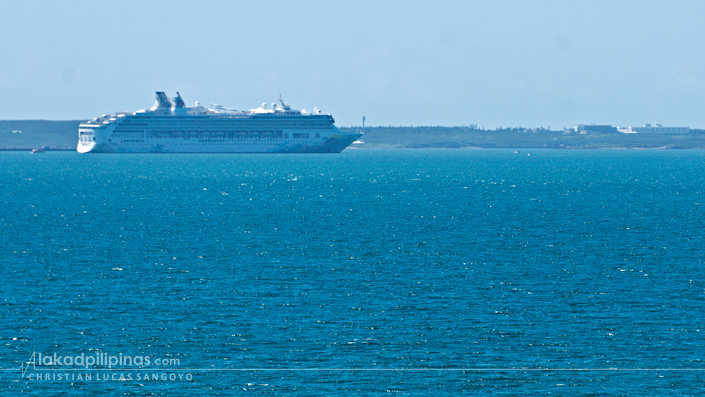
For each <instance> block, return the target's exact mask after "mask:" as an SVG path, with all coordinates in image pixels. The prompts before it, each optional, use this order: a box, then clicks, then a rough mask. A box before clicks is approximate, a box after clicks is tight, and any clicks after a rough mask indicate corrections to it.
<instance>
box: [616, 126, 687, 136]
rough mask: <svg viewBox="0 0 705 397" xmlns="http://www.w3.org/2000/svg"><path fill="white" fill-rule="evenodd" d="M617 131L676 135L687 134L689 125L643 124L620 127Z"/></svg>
mask: <svg viewBox="0 0 705 397" xmlns="http://www.w3.org/2000/svg"><path fill="white" fill-rule="evenodd" d="M618 130H619V132H621V133H623V134H635V133H639V134H665V135H677V134H688V133H689V132H690V128H689V127H664V126H663V125H661V124H644V126H643V127H620V128H618Z"/></svg>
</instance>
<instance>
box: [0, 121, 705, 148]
mask: <svg viewBox="0 0 705 397" xmlns="http://www.w3.org/2000/svg"><path fill="white" fill-rule="evenodd" d="M81 122H82V121H79V120H69V121H51V120H0V150H3V151H25V150H32V149H36V148H44V149H45V150H55V151H72V150H75V147H76V144H77V143H78V125H79V124H80V123H81ZM339 129H340V130H341V132H348V133H349V132H358V131H360V130H362V129H361V128H360V127H339ZM362 140H363V141H364V142H365V143H364V144H362V145H351V146H350V147H349V149H353V150H357V149H363V150H371V149H512V150H537V149H611V150H617V149H705V130H698V129H694V130H691V132H690V133H688V134H679V135H665V134H643V133H636V134H623V133H618V132H614V133H599V132H590V133H587V134H577V133H567V132H566V131H562V130H561V131H552V130H546V129H531V130H529V129H526V128H515V127H512V128H498V129H494V130H485V129H478V128H477V127H475V126H467V127H463V126H460V127H442V126H434V127H366V128H365V129H364V135H363V137H362Z"/></svg>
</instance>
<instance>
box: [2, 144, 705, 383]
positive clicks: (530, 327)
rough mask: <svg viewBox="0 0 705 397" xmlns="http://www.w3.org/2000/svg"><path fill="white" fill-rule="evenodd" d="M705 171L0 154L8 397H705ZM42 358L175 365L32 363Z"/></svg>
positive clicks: (629, 156) (636, 165)
mask: <svg viewBox="0 0 705 397" xmlns="http://www.w3.org/2000/svg"><path fill="white" fill-rule="evenodd" d="M704 169H705V152H701V151H659V150H654V151H638V150H632V151H608V150H604V151H569V150H565V151H548V150H544V151H541V150H538V151H533V156H531V157H529V156H526V155H525V154H524V153H522V154H514V153H512V151H510V150H352V149H348V150H346V151H344V152H343V153H342V154H340V155H129V154H123V155H78V154H76V153H68V152H66V153H58V152H48V153H45V154H41V155H30V154H28V153H19V152H5V153H0V247H2V251H1V252H2V254H0V269H2V277H3V281H2V282H1V283H0V293H1V301H0V320H1V324H2V332H1V334H0V336H1V342H2V343H1V344H0V358H1V362H0V367H1V368H2V369H3V371H2V372H0V376H1V377H2V378H0V379H2V389H0V390H2V392H1V393H2V395H8V396H10V395H17V394H20V393H25V394H36V395H39V394H43V393H50V394H51V393H57V392H61V393H63V394H64V395H100V394H104V393H105V392H110V393H113V394H121V395H164V396H168V395H199V394H202V395H214V396H219V395H238V394H245V393H249V394H253V393H254V394H264V395H290V396H292V395H306V396H327V395H379V394H386V393H396V394H398V395H413V396H426V395H458V394H461V393H462V394H483V395H484V394H506V395H518V394H532V395H566V396H568V395H698V394H701V393H702V392H703V390H704V389H705V384H704V381H705V362H703V360H704V359H705V341H704V338H703V336H704V335H705V321H704V320H705V316H704V313H705V310H703V309H704V307H703V306H704V303H705V269H704V267H703V265H704V261H705V257H704V254H705V249H704V248H703V247H704V246H705V244H704V243H705V233H704V226H705V221H704V219H705V217H704V216H703V215H704V213H703V205H705V173H704V172H703V170H704ZM33 353H34V354H35V355H36V354H37V353H42V354H43V355H44V356H45V357H46V356H47V355H48V356H51V355H53V354H57V355H60V356H77V355H81V354H85V355H86V356H90V355H100V354H106V355H113V356H118V355H119V354H122V355H123V356H131V357H137V356H141V357H145V356H146V357H151V358H152V360H154V359H155V358H175V359H178V360H179V361H178V364H177V365H171V366H163V367H159V366H154V365H152V366H142V367H141V368H138V367H136V366H118V367H120V368H118V370H112V369H111V370H107V369H106V367H101V366H99V365H96V366H94V367H93V368H91V369H92V371H89V370H86V371H82V370H80V369H81V368H80V367H75V366H68V365H36V364H35V365H34V366H32V367H31V368H30V369H29V370H26V371H25V373H22V372H23V371H21V370H20V366H21V365H23V363H26V362H27V361H30V358H31V357H32V354H33ZM40 364H41V363H40ZM64 364H66V363H65V362H64ZM25 365H26V364H25ZM25 369H26V368H25ZM61 374H63V375H64V376H63V377H61V378H58V377H57V376H58V375H61ZM153 374H157V375H158V376H162V375H164V376H165V377H166V380H163V379H153V378H151V376H152V375H153ZM30 375H33V376H32V377H30ZM77 375H81V379H80V380H77V378H76V376H77ZM87 375H91V376H92V377H91V378H90V380H87V379H88V376H87ZM116 375H117V376H118V379H114V377H115V376H116ZM120 375H123V376H124V379H125V380H120V379H119V376H120ZM138 375H139V376H142V377H143V376H144V375H147V376H148V377H150V378H148V380H144V379H138ZM186 375H189V376H190V379H186V378H185V377H184V376H186ZM102 376H108V377H109V379H107V380H106V379H103V378H101V377H102ZM179 376H182V377H184V378H179ZM45 377H47V378H46V379H45ZM169 377H176V378H175V379H170V378H169ZM67 378H68V380H67Z"/></svg>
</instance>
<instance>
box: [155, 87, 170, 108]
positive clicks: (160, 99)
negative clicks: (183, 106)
mask: <svg viewBox="0 0 705 397" xmlns="http://www.w3.org/2000/svg"><path fill="white" fill-rule="evenodd" d="M154 98H155V99H156V100H157V101H156V102H155V103H154V106H152V109H151V110H161V109H169V110H171V108H172V106H173V103H172V102H171V99H169V97H168V96H166V94H165V93H163V92H162V91H157V92H156V93H155V94H154Z"/></svg>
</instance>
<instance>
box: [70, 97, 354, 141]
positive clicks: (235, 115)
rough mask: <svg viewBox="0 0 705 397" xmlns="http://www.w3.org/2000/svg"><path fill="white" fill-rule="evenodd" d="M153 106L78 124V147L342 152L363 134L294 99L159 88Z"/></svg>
mask: <svg viewBox="0 0 705 397" xmlns="http://www.w3.org/2000/svg"><path fill="white" fill-rule="evenodd" d="M155 97H156V100H157V101H156V103H155V104H154V106H152V108H150V109H149V110H138V111H136V112H134V113H130V112H120V113H113V114H104V115H102V116H101V117H97V118H94V119H93V120H90V121H87V122H85V123H82V124H80V125H79V127H78V147H77V149H76V150H78V152H79V153H340V152H341V151H342V150H343V149H345V148H346V147H348V146H349V145H350V144H351V143H352V142H354V141H355V140H356V139H358V138H359V137H360V136H361V134H347V133H343V132H341V131H340V130H338V128H337V127H336V126H335V124H334V123H335V120H333V117H332V116H331V115H330V114H324V113H322V112H321V111H320V109H318V108H313V111H311V112H307V111H306V110H305V109H303V110H294V109H292V108H291V107H290V106H289V103H287V102H283V101H282V100H281V97H280V98H279V103H278V104H277V103H273V104H272V105H271V106H269V107H268V106H267V104H265V103H263V104H262V106H260V107H258V108H256V109H250V110H245V111H241V110H234V109H226V108H224V107H223V106H221V105H216V104H213V103H211V104H210V106H209V107H208V108H206V107H204V106H201V105H200V104H199V103H198V102H196V106H194V107H187V106H186V105H185V103H184V101H183V99H181V95H180V94H179V93H178V92H177V93H176V97H174V98H169V97H168V96H167V95H166V94H165V93H164V92H157V93H156V94H155Z"/></svg>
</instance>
